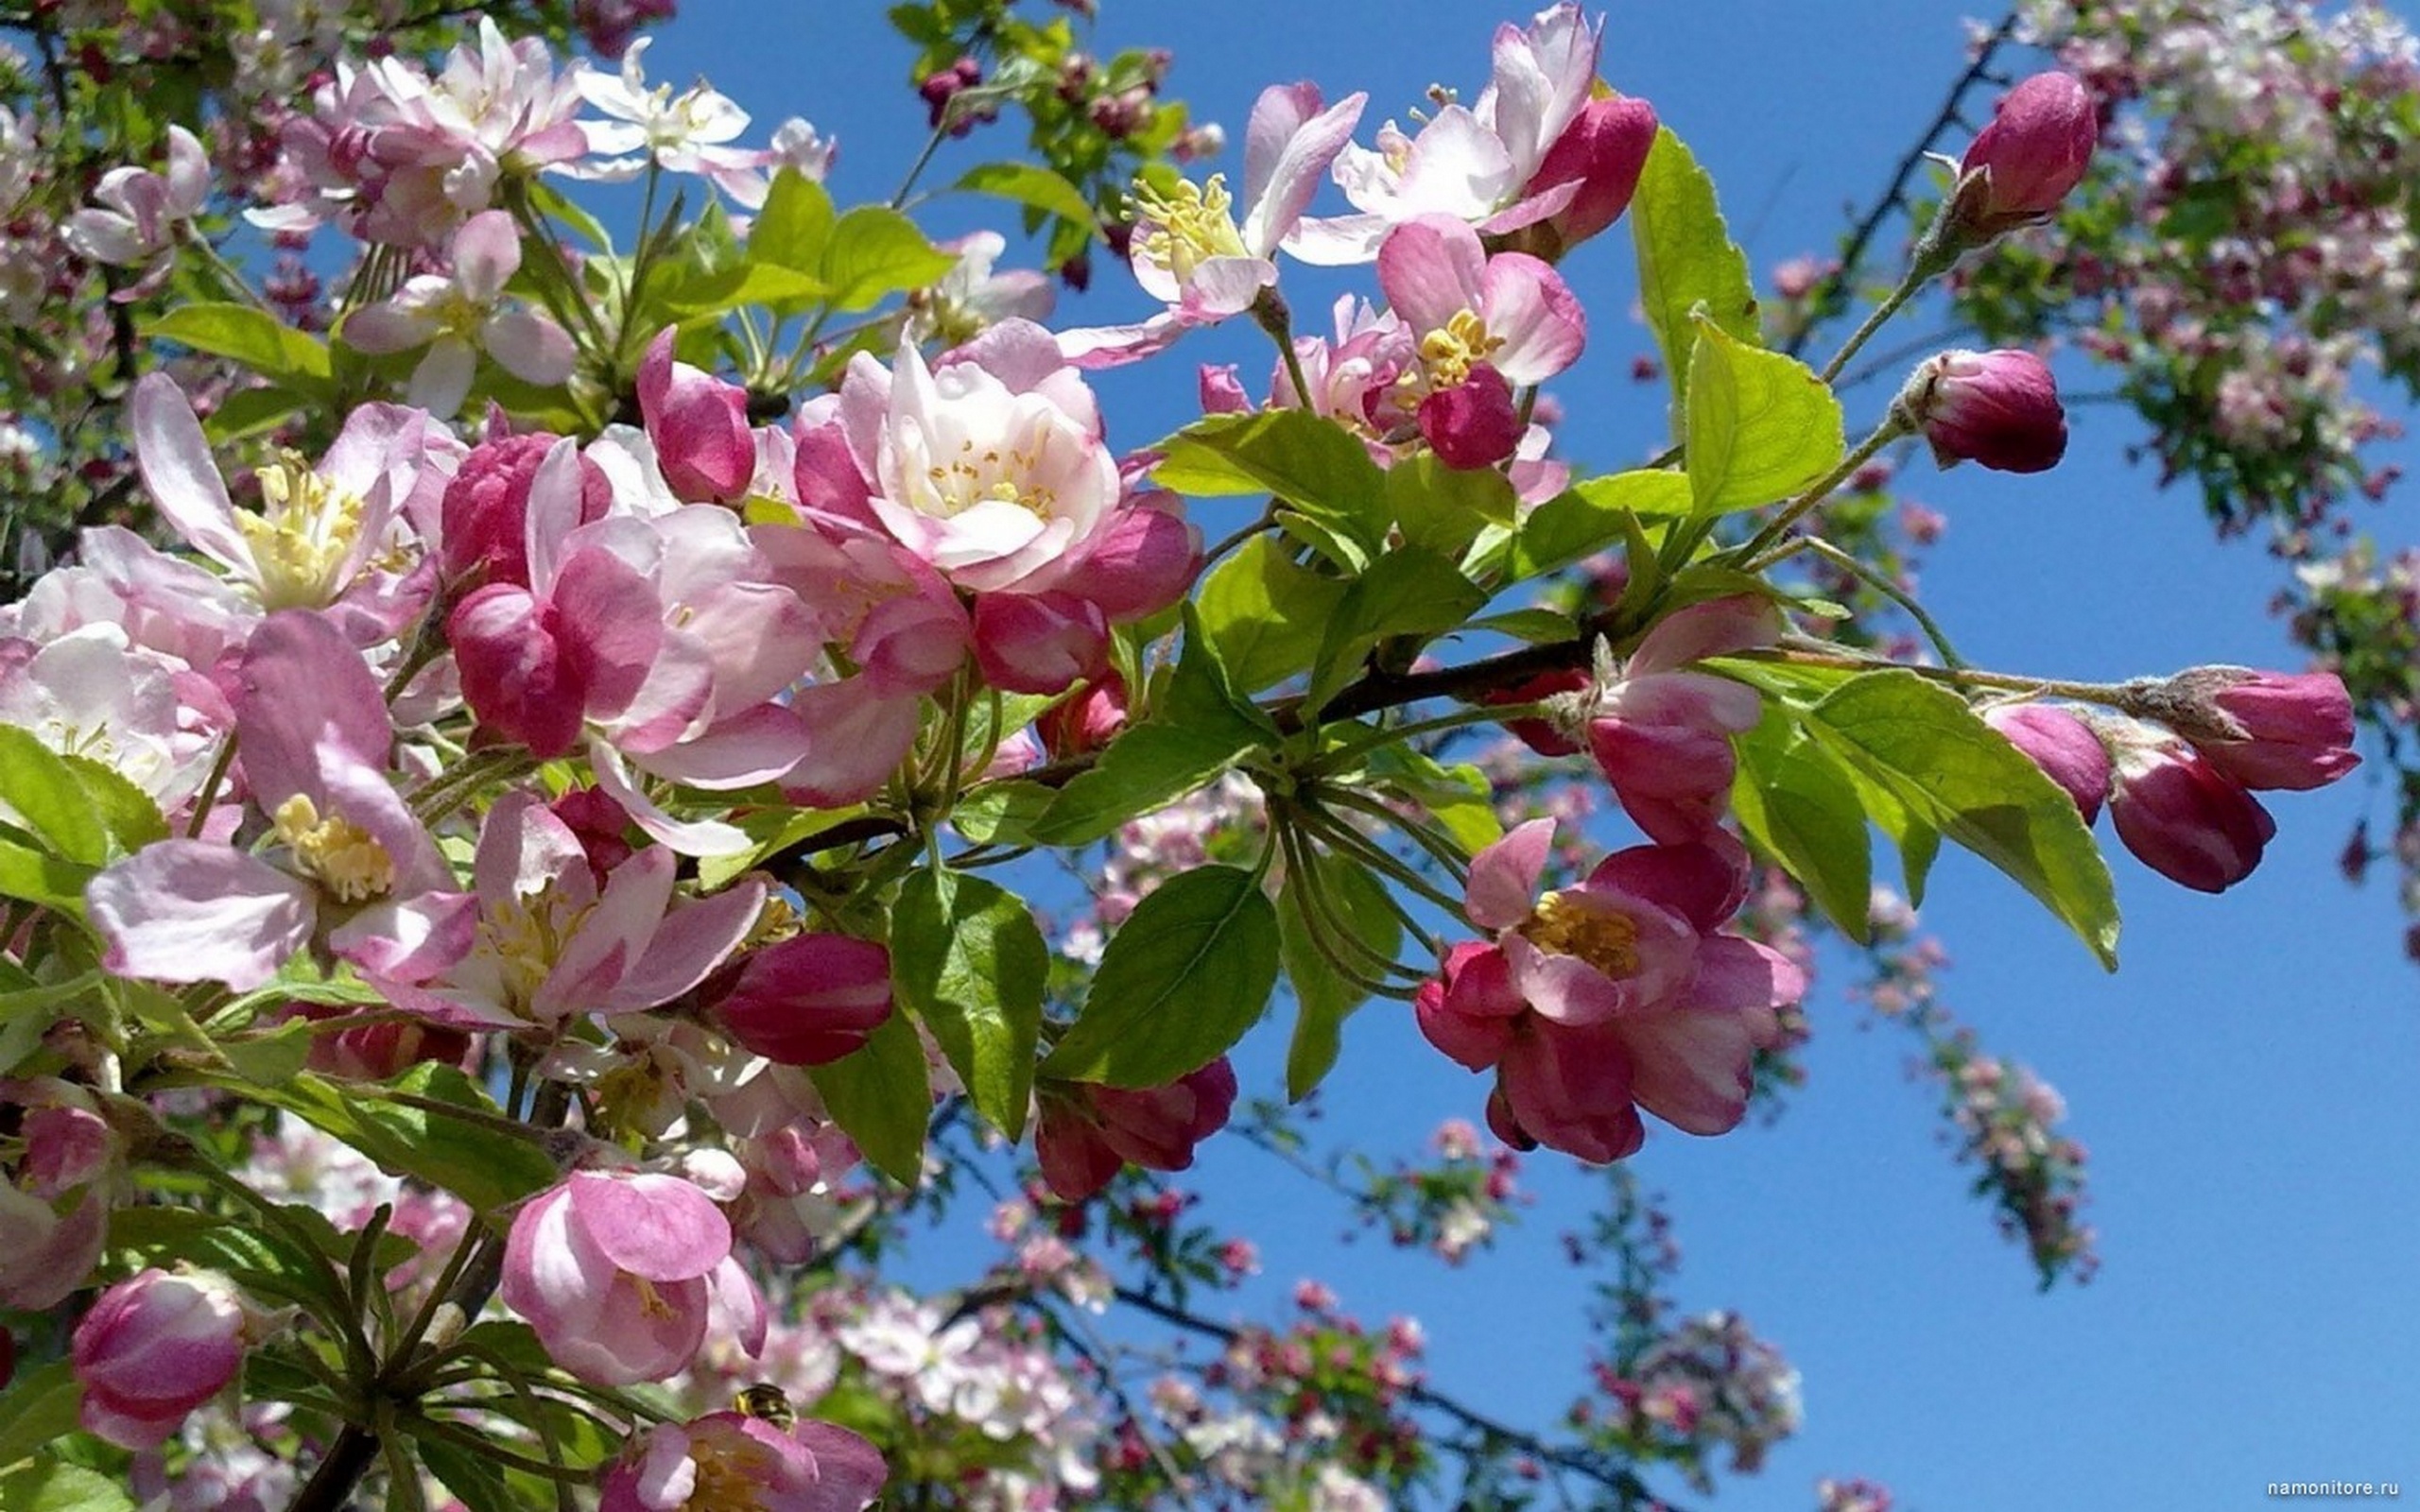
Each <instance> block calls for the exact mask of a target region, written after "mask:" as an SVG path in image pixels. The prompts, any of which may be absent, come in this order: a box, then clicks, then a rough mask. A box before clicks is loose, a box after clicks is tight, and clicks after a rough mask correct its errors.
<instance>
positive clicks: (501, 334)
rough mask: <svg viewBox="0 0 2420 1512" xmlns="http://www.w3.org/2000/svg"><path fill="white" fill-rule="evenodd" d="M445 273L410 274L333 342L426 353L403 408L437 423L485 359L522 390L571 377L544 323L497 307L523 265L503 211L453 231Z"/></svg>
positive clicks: (568, 358)
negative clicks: (433, 418) (421, 412)
mask: <svg viewBox="0 0 2420 1512" xmlns="http://www.w3.org/2000/svg"><path fill="white" fill-rule="evenodd" d="M453 265H454V266H453V271H452V272H451V273H450V274H444V275H440V274H436V273H420V274H415V275H414V276H413V277H412V278H411V279H409V280H408V281H406V283H405V284H404V286H403V287H402V288H401V289H398V290H397V291H396V292H395V293H394V294H393V295H392V296H391V297H389V298H388V299H386V300H383V301H380V302H378V303H376V304H372V305H370V306H368V307H366V308H364V309H360V310H356V311H354V313H353V314H352V315H350V316H348V317H346V318H345V321H344V325H343V327H342V330H341V332H340V335H342V336H343V337H344V339H345V341H346V342H347V343H348V344H350V345H352V346H353V347H355V348H357V349H358V350H360V351H363V352H413V351H417V350H418V349H420V348H422V347H426V348H427V349H428V352H427V353H426V355H424V356H423V357H422V358H421V360H420V365H419V366H418V367H416V368H414V369H412V376H411V384H410V386H409V387H407V388H406V390H405V395H404V397H405V399H406V402H407V403H409V404H412V405H413V406H414V407H416V408H419V409H424V410H427V411H428V412H429V413H430V414H432V415H435V416H438V417H439V418H441V419H442V418H445V417H448V416H451V415H452V414H453V413H454V412H455V411H456V410H458V409H460V408H461V407H462V401H463V400H464V399H465V398H467V397H468V396H469V394H470V392H471V379H472V377H473V375H474V374H475V372H476V371H477V368H478V354H479V353H480V352H486V353H487V354H488V356H489V357H491V358H492V359H493V360H494V362H495V364H496V366H497V367H499V368H502V369H504V370H505V371H507V372H509V373H510V374H512V376H514V377H515V378H518V379H520V380H521V381H522V382H524V383H527V384H536V385H538V386H539V387H553V386H555V385H557V384H560V383H562V381H563V380H565V379H567V378H569V377H570V376H571V371H572V365H573V363H574V362H575V361H576V360H577V359H578V357H579V352H578V351H577V349H575V348H574V347H573V346H572V340H571V337H570V335H567V334H566V333H565V332H564V330H563V328H562V326H559V325H557V324H555V322H554V320H553V318H550V317H548V316H544V315H541V314H538V313H536V312H534V311H529V310H511V309H506V308H504V307H503V302H504V287H505V284H506V283H509V282H510V280H511V278H512V275H513V274H514V273H515V272H516V271H518V270H519V269H520V266H521V233H520V232H517V231H515V230H514V229H513V225H512V217H511V216H510V215H507V214H505V213H504V212H503V211H501V210H484V211H481V212H480V213H479V214H477V215H473V216H472V217H471V218H470V219H468V220H466V221H464V222H463V223H462V226H461V229H460V230H459V231H457V232H455V233H454V246H453Z"/></svg>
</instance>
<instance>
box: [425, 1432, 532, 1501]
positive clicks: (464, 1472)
mask: <svg viewBox="0 0 2420 1512" xmlns="http://www.w3.org/2000/svg"><path fill="white" fill-rule="evenodd" d="M411 1452H412V1454H413V1455H414V1456H415V1457H416V1458H417V1459H419V1461H420V1463H421V1466H422V1468H423V1469H426V1470H427V1471H428V1473H430V1474H431V1475H434V1476H436V1477H437V1483H438V1484H439V1485H440V1486H444V1487H445V1489H447V1490H448V1491H451V1492H452V1493H453V1494H454V1496H455V1497H456V1499H457V1500H458V1501H459V1502H460V1503H462V1505H463V1506H464V1507H465V1508H467V1509H468V1512H526V1509H527V1505H528V1503H527V1502H525V1501H523V1500H522V1497H521V1494H520V1493H519V1492H518V1491H515V1490H514V1489H513V1488H512V1485H511V1483H510V1481H508V1480H506V1479H505V1474H504V1468H503V1467H502V1466H500V1465H498V1464H497V1463H496V1462H494V1461H493V1460H491V1459H487V1458H485V1457H483V1456H481V1455H477V1454H474V1453H472V1452H470V1451H468V1450H466V1449H462V1448H460V1447H458V1446H457V1445H454V1444H449V1443H447V1442H445V1441H444V1440H442V1439H437V1438H417V1439H415V1440H413V1442H412V1450H411Z"/></svg>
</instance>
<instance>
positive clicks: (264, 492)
mask: <svg viewBox="0 0 2420 1512" xmlns="http://www.w3.org/2000/svg"><path fill="white" fill-rule="evenodd" d="M260 479H261V511H260V513H258V514H249V513H245V512H242V511H238V512H237V513H236V515H235V525H236V528H238V529H240V530H242V531H243V533H244V541H245V543H246V544H248V545H250V546H251V548H252V563H253V567H254V569H255V571H256V573H257V575H258V576H259V579H260V596H261V608H263V609H265V610H270V611H272V612H274V611H276V610H282V609H325V608H326V607H327V606H328V605H329V604H330V603H332V602H334V601H335V599H336V596H337V590H338V589H340V588H341V587H343V586H344V585H343V583H342V582H341V581H339V574H340V572H341V570H342V568H343V566H344V559H345V557H346V555H347V554H348V553H350V552H351V551H352V550H353V543H354V538H355V537H357V536H359V535H360V534H361V514H362V506H361V500H360V499H359V498H357V497H355V496H354V495H353V494H350V493H341V492H338V491H337V490H336V489H335V488H334V487H333V486H332V485H330V483H329V482H328V480H327V479H326V478H323V477H321V476H320V474H319V473H317V472H312V471H311V470H310V469H309V468H308V467H306V466H304V465H303V462H302V458H301V457H299V456H294V455H286V456H284V457H281V458H279V459H278V460H277V461H275V462H272V463H270V464H269V465H268V466H267V467H265V468H263V469H261V472H260Z"/></svg>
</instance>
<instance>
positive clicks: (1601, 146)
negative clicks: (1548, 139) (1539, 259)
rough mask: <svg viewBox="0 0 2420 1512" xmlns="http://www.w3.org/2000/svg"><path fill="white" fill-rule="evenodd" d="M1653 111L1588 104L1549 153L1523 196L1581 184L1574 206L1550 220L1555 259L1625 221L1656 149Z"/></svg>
mask: <svg viewBox="0 0 2420 1512" xmlns="http://www.w3.org/2000/svg"><path fill="white" fill-rule="evenodd" d="M1655 124H1656V123H1655V107H1653V106H1652V105H1650V104H1648V103H1647V102H1646V101H1645V100H1642V99H1632V98H1628V97H1624V96H1618V95H1617V96H1615V97H1613V98H1610V99H1600V100H1590V101H1589V102H1588V103H1587V104H1586V105H1584V106H1582V107H1581V111H1580V113H1579V115H1578V116H1576V117H1574V118H1573V120H1572V123H1571V124H1570V125H1569V126H1568V127H1565V128H1564V132H1563V135H1561V136H1559V137H1557V138H1555V141H1554V146H1551V147H1548V148H1547V155H1546V161H1544V162H1543V163H1539V164H1538V171H1537V173H1536V175H1535V176H1534V177H1532V178H1531V179H1530V182H1529V186H1528V187H1527V188H1526V189H1524V190H1523V191H1522V193H1523V194H1524V195H1525V196H1527V195H1539V194H1544V193H1545V192H1546V191H1547V190H1549V189H1552V188H1554V187H1556V186H1557V185H1559V184H1565V183H1571V182H1574V181H1577V182H1578V183H1579V185H1580V192H1579V194H1577V195H1576V196H1574V197H1573V198H1572V200H1571V203H1570V204H1568V205H1566V206H1564V208H1563V209H1562V210H1561V211H1559V212H1558V213H1556V214H1555V215H1551V216H1549V217H1548V218H1547V225H1548V226H1550V227H1552V228H1553V229H1554V232H1555V236H1556V239H1557V241H1558V242H1559V244H1560V245H1559V246H1558V247H1557V249H1556V251H1557V255H1560V254H1561V253H1562V252H1564V251H1568V250H1569V249H1572V248H1573V247H1576V246H1578V245H1579V244H1580V243H1582V242H1583V241H1586V240H1587V239H1588V238H1589V237H1591V236H1594V235H1596V234H1597V233H1598V232H1600V231H1603V230H1604V229H1605V228H1606V227H1608V226H1610V225H1612V224H1613V223H1614V222H1615V221H1616V220H1618V219H1620V218H1621V214H1622V212H1623V211H1625V210H1628V209H1629V208H1630V199H1631V196H1632V195H1634V194H1636V193H1637V192H1638V176H1639V175H1640V174H1641V173H1642V172H1644V171H1645V170H1646V168H1647V154H1648V153H1649V152H1650V151H1651V150H1653V148H1654V146H1655Z"/></svg>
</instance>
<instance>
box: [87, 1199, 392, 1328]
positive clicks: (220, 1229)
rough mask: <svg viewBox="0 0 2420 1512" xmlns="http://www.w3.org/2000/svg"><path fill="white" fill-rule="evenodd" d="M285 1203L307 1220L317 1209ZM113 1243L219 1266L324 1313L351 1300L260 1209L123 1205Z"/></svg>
mask: <svg viewBox="0 0 2420 1512" xmlns="http://www.w3.org/2000/svg"><path fill="white" fill-rule="evenodd" d="M281 1206H284V1207H285V1209H286V1211H289V1212H291V1213H293V1214H294V1215H295V1216H296V1218H297V1219H298V1221H307V1220H302V1214H303V1213H305V1212H309V1211H311V1210H309V1209H306V1208H303V1207H302V1206H301V1205H300V1204H295V1203H286V1204H282V1205H281ZM312 1216H313V1217H318V1214H317V1213H313V1214H312ZM320 1221H321V1222H322V1223H323V1224H324V1223H325V1221H326V1220H324V1219H321V1220H320ZM109 1243H110V1245H111V1247H112V1248H116V1249H130V1250H133V1251H134V1252H135V1253H136V1254H138V1255H140V1256H142V1257H143V1261H144V1263H146V1264H156V1265H161V1266H163V1267H166V1266H173V1265H175V1264H178V1263H186V1264H191V1265H197V1266H199V1267H201V1268H202V1269H204V1270H215V1271H217V1272H219V1273H220V1274H222V1275H224V1276H226V1277H227V1278H228V1279H230V1280H233V1281H234V1282H236V1283H237V1284H238V1285H240V1286H242V1287H243V1288H244V1289H245V1290H247V1291H250V1292H255V1293H257V1294H259V1295H260V1296H263V1297H275V1298H277V1299H278V1300H280V1301H284V1302H292V1303H296V1304H298V1305H300V1306H303V1307H308V1308H312V1309H313V1310H314V1311H316V1312H319V1313H320V1314H323V1315H325V1314H328V1313H329V1312H331V1311H332V1310H335V1309H340V1308H345V1307H348V1306H349V1305H350V1304H349V1303H348V1302H347V1301H346V1299H345V1297H344V1296H343V1294H342V1293H341V1292H339V1291H337V1289H336V1288H335V1286H334V1285H333V1282H332V1278H331V1275H330V1272H329V1271H328V1270H327V1268H326V1267H324V1266H321V1265H320V1264H318V1263H315V1262H314V1260H313V1257H312V1256H311V1254H310V1252H309V1251H307V1250H304V1249H302V1248H299V1247H297V1246H295V1245H294V1244H292V1243H290V1242H289V1241H288V1240H287V1239H286V1238H285V1235H284V1234H283V1233H282V1232H280V1231H278V1230H276V1229H269V1228H267V1227H265V1226H263V1225H262V1224H261V1222H260V1221H259V1218H258V1215H257V1214H251V1213H248V1214H246V1215H245V1217H244V1218H243V1219H242V1220H240V1221H239V1220H236V1219H232V1218H223V1217H220V1216H219V1215H218V1214H216V1213H213V1212H204V1211H200V1210H199V1209H197V1208H170V1207H163V1206H158V1205H151V1204H147V1205H145V1206H142V1207H134V1208H120V1209H118V1210H117V1211H114V1212H112V1213H111V1214H110V1236H109Z"/></svg>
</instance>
